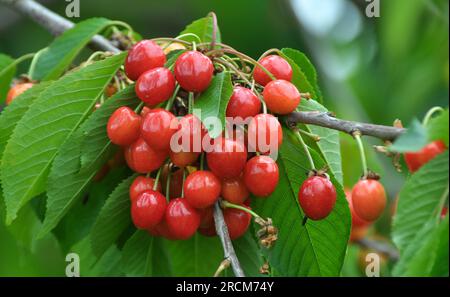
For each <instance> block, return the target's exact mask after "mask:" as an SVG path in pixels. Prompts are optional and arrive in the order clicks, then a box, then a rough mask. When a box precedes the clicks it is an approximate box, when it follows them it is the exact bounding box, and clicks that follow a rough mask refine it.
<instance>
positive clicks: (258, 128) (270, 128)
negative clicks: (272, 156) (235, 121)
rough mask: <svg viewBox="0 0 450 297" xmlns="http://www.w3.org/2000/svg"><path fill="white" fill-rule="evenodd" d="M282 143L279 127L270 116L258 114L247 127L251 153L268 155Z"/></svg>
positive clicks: (281, 133) (276, 121) (275, 120)
mask: <svg viewBox="0 0 450 297" xmlns="http://www.w3.org/2000/svg"><path fill="white" fill-rule="evenodd" d="M282 142H283V130H282V129H281V125H280V123H279V122H278V120H277V118H275V117H274V116H273V115H271V114H263V113H261V114H258V115H257V116H255V117H254V118H253V119H252V120H251V121H250V124H249V125H248V146H249V149H251V151H255V150H256V151H258V152H261V153H269V152H270V151H272V149H274V148H279V147H280V145H281V143H282Z"/></svg>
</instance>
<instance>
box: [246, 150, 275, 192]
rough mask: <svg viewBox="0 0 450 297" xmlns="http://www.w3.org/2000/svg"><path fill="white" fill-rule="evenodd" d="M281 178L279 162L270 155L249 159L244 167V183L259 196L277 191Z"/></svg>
mask: <svg viewBox="0 0 450 297" xmlns="http://www.w3.org/2000/svg"><path fill="white" fill-rule="evenodd" d="M278 179H279V171H278V165H277V163H276V162H275V161H274V160H273V159H272V158H270V157H268V156H256V157H253V158H251V159H250V160H248V162H247V164H246V165H245V169H244V183H245V185H246V187H247V189H248V190H249V191H250V193H252V194H253V195H255V196H257V197H267V196H269V195H270V194H272V193H273V191H275V188H276V187H277V184H278Z"/></svg>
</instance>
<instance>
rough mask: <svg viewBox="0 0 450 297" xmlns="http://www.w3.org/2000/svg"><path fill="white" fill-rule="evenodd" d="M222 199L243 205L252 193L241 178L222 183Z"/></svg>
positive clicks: (225, 180) (226, 180)
mask: <svg viewBox="0 0 450 297" xmlns="http://www.w3.org/2000/svg"><path fill="white" fill-rule="evenodd" d="M221 195H222V198H223V199H225V200H227V201H228V202H231V203H234V204H242V203H244V202H245V200H247V198H248V196H249V195H250V193H249V192H248V190H247V187H246V186H245V183H244V181H243V180H242V178H241V177H237V178H231V179H224V180H223V181H222V193H221Z"/></svg>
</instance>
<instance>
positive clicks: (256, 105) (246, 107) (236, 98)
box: [226, 86, 261, 119]
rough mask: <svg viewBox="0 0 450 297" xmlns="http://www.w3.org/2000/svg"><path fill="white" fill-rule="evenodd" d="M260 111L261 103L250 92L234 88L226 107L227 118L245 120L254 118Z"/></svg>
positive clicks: (241, 88)
mask: <svg viewBox="0 0 450 297" xmlns="http://www.w3.org/2000/svg"><path fill="white" fill-rule="evenodd" d="M260 111H261V101H259V99H258V97H257V96H256V95H255V93H254V92H253V91H252V90H250V89H247V88H244V87H240V86H237V87H234V89H233V94H232V95H231V97H230V101H228V105H227V111H226V116H227V117H232V118H236V117H241V118H242V119H246V118H247V117H254V116H256V115H257V114H258V113H259V112H260Z"/></svg>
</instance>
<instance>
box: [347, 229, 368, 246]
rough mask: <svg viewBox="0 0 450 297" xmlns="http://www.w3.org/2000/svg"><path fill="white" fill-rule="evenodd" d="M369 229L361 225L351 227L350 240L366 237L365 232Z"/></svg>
mask: <svg viewBox="0 0 450 297" xmlns="http://www.w3.org/2000/svg"><path fill="white" fill-rule="evenodd" d="M368 231H369V228H368V227H367V226H362V227H354V228H353V227H352V229H351V231H350V238H349V240H350V242H355V241H358V240H361V239H363V238H364V237H366V235H367V233H368Z"/></svg>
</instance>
